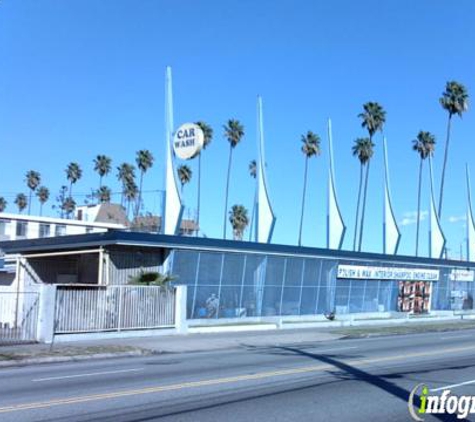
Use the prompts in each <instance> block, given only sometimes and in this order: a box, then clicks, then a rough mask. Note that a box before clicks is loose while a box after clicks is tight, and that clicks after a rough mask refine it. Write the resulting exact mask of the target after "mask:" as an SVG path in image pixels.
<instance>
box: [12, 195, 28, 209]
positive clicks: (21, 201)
mask: <svg viewBox="0 0 475 422" xmlns="http://www.w3.org/2000/svg"><path fill="white" fill-rule="evenodd" d="M15 205H16V206H17V207H18V211H19V212H20V214H21V213H22V211H23V210H24V209H25V208H26V207H27V205H28V199H27V198H26V195H25V194H24V193H19V194H18V195H17V196H16V198H15Z"/></svg>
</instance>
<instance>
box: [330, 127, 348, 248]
mask: <svg viewBox="0 0 475 422" xmlns="http://www.w3.org/2000/svg"><path fill="white" fill-rule="evenodd" d="M328 155H329V158H330V162H329V172H328V210H327V248H328V249H341V247H342V245H343V239H344V237H345V233H346V226H345V223H344V222H343V218H342V216H341V212H340V208H339V207H338V201H337V198H336V189H335V179H334V177H335V170H334V168H333V139H332V122H331V120H330V119H328Z"/></svg>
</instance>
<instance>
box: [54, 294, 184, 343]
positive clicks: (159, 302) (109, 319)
mask: <svg viewBox="0 0 475 422" xmlns="http://www.w3.org/2000/svg"><path fill="white" fill-rule="evenodd" d="M175 296H176V294H175V290H174V289H171V288H162V287H158V286H77V285H76V286H58V289H57V294H56V311H55V327H54V332H55V334H62V333H63V334H64V333H85V332H95V331H121V330H137V329H151V328H164V327H173V326H174V325H175Z"/></svg>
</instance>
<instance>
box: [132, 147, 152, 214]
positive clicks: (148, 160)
mask: <svg viewBox="0 0 475 422" xmlns="http://www.w3.org/2000/svg"><path fill="white" fill-rule="evenodd" d="M153 160H154V158H153V155H152V153H151V152H150V151H149V150H147V149H142V150H140V151H137V156H136V158H135V162H136V163H137V167H138V168H139V170H140V182H139V183H140V184H139V195H138V199H137V205H136V207H135V217H137V216H138V215H139V210H140V204H141V202H142V183H143V175H144V174H145V173H146V172H147V170H148V169H149V168H150V167H152V166H153Z"/></svg>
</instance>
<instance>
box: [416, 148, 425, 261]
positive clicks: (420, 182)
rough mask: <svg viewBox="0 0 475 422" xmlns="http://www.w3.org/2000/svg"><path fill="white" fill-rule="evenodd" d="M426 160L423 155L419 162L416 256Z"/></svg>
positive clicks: (417, 252)
mask: <svg viewBox="0 0 475 422" xmlns="http://www.w3.org/2000/svg"><path fill="white" fill-rule="evenodd" d="M423 163H424V160H423V159H422V157H421V163H420V164H419V188H418V190H417V222H416V256H419V255H418V254H419V225H420V221H421V187H422V164H423Z"/></svg>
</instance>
